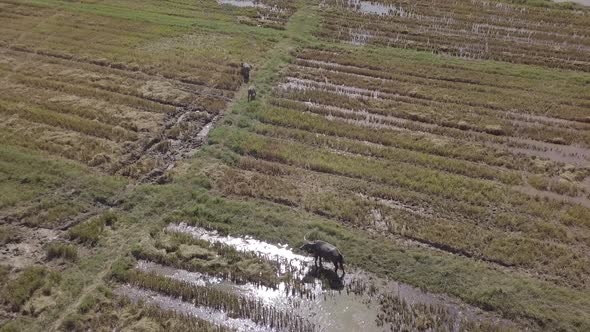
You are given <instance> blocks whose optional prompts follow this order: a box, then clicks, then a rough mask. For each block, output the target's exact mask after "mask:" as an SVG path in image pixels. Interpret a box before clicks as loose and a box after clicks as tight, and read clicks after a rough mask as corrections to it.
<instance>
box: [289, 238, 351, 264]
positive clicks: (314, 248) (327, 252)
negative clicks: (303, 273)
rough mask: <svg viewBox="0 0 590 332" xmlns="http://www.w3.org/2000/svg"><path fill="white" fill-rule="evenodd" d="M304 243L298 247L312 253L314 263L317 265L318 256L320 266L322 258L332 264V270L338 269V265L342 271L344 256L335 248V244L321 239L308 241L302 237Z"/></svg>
mask: <svg viewBox="0 0 590 332" xmlns="http://www.w3.org/2000/svg"><path fill="white" fill-rule="evenodd" d="M304 240H305V243H304V244H303V245H302V246H301V247H300V248H299V249H301V250H304V251H306V252H308V253H310V254H312V255H313V257H314V259H315V265H316V266H317V265H318V258H319V260H320V266H321V265H322V258H323V259H325V260H327V261H330V262H332V263H333V264H334V272H337V271H338V267H340V269H341V270H342V272H343V273H344V257H343V256H342V254H341V253H340V251H339V250H338V248H336V246H334V245H332V244H330V243H328V242H325V241H321V240H315V241H308V240H307V239H306V238H305V237H304Z"/></svg>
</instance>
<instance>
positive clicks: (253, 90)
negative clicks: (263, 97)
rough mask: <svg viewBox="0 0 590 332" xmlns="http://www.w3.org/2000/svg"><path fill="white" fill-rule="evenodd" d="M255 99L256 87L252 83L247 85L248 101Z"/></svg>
mask: <svg viewBox="0 0 590 332" xmlns="http://www.w3.org/2000/svg"><path fill="white" fill-rule="evenodd" d="M254 99H256V88H255V87H254V85H250V87H248V101H250V100H254Z"/></svg>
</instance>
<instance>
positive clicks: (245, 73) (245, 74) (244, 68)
mask: <svg viewBox="0 0 590 332" xmlns="http://www.w3.org/2000/svg"><path fill="white" fill-rule="evenodd" d="M250 70H252V66H250V65H249V64H247V63H242V77H243V78H244V82H246V83H248V82H249V81H250Z"/></svg>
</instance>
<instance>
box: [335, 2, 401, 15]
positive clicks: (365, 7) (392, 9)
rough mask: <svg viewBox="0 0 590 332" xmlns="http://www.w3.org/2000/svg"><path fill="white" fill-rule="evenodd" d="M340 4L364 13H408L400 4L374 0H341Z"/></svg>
mask: <svg viewBox="0 0 590 332" xmlns="http://www.w3.org/2000/svg"><path fill="white" fill-rule="evenodd" d="M339 5H340V3H339ZM342 5H343V6H344V7H345V8H349V9H352V10H355V11H357V12H360V13H362V14H366V15H380V16H401V17H405V16H408V15H409V14H410V13H409V12H408V11H407V10H405V9H404V8H402V7H401V6H396V5H393V4H384V3H380V2H376V1H361V0H348V1H343V2H342Z"/></svg>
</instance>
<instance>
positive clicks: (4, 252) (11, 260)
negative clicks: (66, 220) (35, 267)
mask: <svg viewBox="0 0 590 332" xmlns="http://www.w3.org/2000/svg"><path fill="white" fill-rule="evenodd" d="M11 227H13V228H14V230H15V232H16V234H17V235H16V238H15V239H14V240H13V241H11V242H10V243H6V244H4V245H1V246H0V262H2V264H6V265H9V266H12V267H13V268H15V269H22V268H25V267H27V266H30V265H32V264H35V263H42V262H43V260H44V258H45V250H44V247H45V246H46V245H47V244H48V243H50V242H52V241H55V240H57V239H58V238H59V236H60V235H61V232H59V231H57V230H52V229H46V228H30V227H25V226H11Z"/></svg>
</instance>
